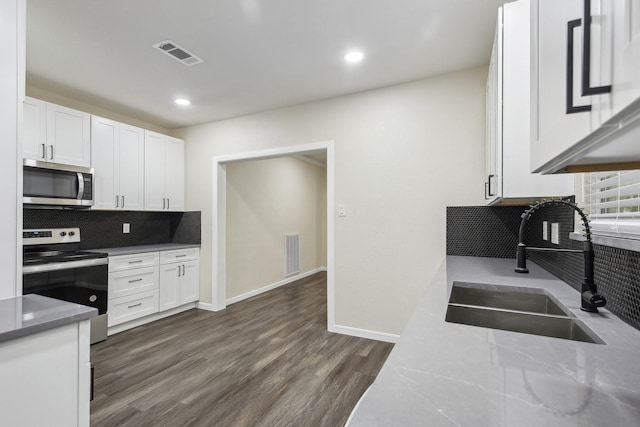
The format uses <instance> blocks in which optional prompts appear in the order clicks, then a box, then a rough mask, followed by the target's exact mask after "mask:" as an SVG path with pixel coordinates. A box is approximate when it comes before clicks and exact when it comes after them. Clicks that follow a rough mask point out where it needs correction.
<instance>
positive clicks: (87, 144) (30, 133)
mask: <svg viewBox="0 0 640 427" xmlns="http://www.w3.org/2000/svg"><path fill="white" fill-rule="evenodd" d="M23 108H24V110H23V111H24V126H23V129H24V132H23V133H24V142H23V156H24V158H26V159H33V160H40V161H45V162H53V163H62V164H65V165H74V166H84V167H90V166H91V137H90V129H91V116H90V115H89V114H88V113H84V112H82V111H78V110H74V109H72V108H67V107H63V106H61V105H56V104H52V103H49V102H44V101H40V100H37V99H33V98H29V97H26V98H25V101H24V103H23Z"/></svg>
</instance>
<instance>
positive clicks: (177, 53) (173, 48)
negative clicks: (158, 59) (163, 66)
mask: <svg viewBox="0 0 640 427" xmlns="http://www.w3.org/2000/svg"><path fill="white" fill-rule="evenodd" d="M153 47H155V48H156V49H158V50H159V51H160V52H162V53H165V54H167V55H169V56H170V57H172V58H173V59H175V60H176V61H179V62H181V63H183V64H184V65H186V66H187V67H191V66H192V65H197V64H200V63H202V62H204V60H202V59H200V58H198V57H197V56H195V55H194V54H193V53H191V52H189V51H188V50H187V49H185V48H183V47H182V46H180V45H178V43H175V42H173V41H171V40H165V41H163V42H160V43H156V44H154V45H153Z"/></svg>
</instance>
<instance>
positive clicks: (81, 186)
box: [76, 172, 84, 200]
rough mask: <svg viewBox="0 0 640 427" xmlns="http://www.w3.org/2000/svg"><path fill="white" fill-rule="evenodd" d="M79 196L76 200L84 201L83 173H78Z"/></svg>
mask: <svg viewBox="0 0 640 427" xmlns="http://www.w3.org/2000/svg"><path fill="white" fill-rule="evenodd" d="M77 175H78V196H77V197H76V199H78V200H82V196H84V176H83V175H82V172H78V173H77Z"/></svg>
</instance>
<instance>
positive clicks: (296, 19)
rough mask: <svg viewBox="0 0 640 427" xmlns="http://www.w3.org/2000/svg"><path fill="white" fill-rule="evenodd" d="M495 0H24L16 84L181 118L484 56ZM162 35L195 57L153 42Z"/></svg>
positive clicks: (193, 120)
mask: <svg viewBox="0 0 640 427" xmlns="http://www.w3.org/2000/svg"><path fill="white" fill-rule="evenodd" d="M505 2H506V1H505V0H316V1H311V0H185V1H176V0H135V1H132V0H109V1H106V0H56V1H51V0H27V5H28V6H27V84H28V85H33V86H35V87H38V88H41V89H45V90H49V91H52V92H55V93H59V94H63V95H66V96H69V97H72V98H75V99H77V100H79V101H83V102H87V103H90V104H93V105H96V106H98V107H101V108H105V109H110V110H113V111H117V112H118V113H122V114H126V115H129V116H131V117H134V118H137V119H139V120H144V121H147V122H150V123H154V124H156V125H159V126H163V127H165V128H176V127H182V126H190V125H194V124H199V123H204V122H210V121H215V120H222V119H226V118H230V117H237V116H241V115H245V114H250V113H255V112H260V111H265V110H270V109H274V108H279V107H284V106H289V105H295V104H300V103H305V102H309V101H313V100H317V99H322V98H328V97H333V96H339V95H345V94H349V93H354V92H359V91H363V90H368V89H373V88H377V87H383V86H388V85H393V84H397V83H402V82H406V81H411V80H415V79H419V78H423V77H427V76H433V75H437V74H442V73H447V72H451V71H455V70H461V69H465V68H471V67H476V66H480V65H483V64H487V63H488V62H489V55H490V49H491V44H492V41H493V33H494V30H495V20H496V14H497V8H498V7H499V6H500V5H502V4H503V3H505ZM167 39H170V40H173V41H175V42H176V43H178V44H179V45H181V46H182V47H184V48H185V49H187V50H189V51H191V52H192V53H194V54H195V55H197V56H199V57H200V58H202V59H204V60H205V62H204V63H203V64H200V65H196V66H193V67H186V66H184V65H182V64H181V63H179V62H177V61H175V60H173V59H171V58H170V57H168V56H166V55H164V54H162V53H161V52H158V51H157V50H155V49H153V48H152V45H153V44H155V43H158V42H160V41H163V40H167ZM353 48H357V49H361V50H362V51H363V52H364V53H365V55H366V58H365V60H364V61H363V62H362V63H360V64H357V65H353V64H351V65H347V64H345V62H344V61H343V56H344V54H345V53H346V51H347V50H349V49H353ZM179 96H181V97H186V98H189V99H190V100H191V101H192V105H191V106H189V107H186V108H184V107H183V108H181V107H178V106H176V105H174V103H173V100H174V98H176V97H179Z"/></svg>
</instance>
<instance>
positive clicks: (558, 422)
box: [348, 256, 640, 427]
mask: <svg viewBox="0 0 640 427" xmlns="http://www.w3.org/2000/svg"><path fill="white" fill-rule="evenodd" d="M514 265H515V261H514V260H513V259H495V258H474V257H454V256H448V257H447V258H446V260H445V262H443V264H442V266H441V267H440V269H439V270H438V272H437V274H436V276H435V278H434V279H433V281H432V282H431V284H430V285H429V288H428V290H427V291H426V293H425V295H424V297H423V298H422V299H421V301H420V302H419V304H418V307H417V308H416V311H415V313H414V314H413V316H412V318H411V320H410V321H409V323H408V325H407V327H406V328H405V331H404V332H403V333H402V335H401V336H400V338H399V340H398V343H397V344H396V346H395V347H394V349H393V350H392V352H391V354H390V355H389V358H388V359H387V361H386V363H385V364H384V366H383V368H382V370H381V371H380V373H379V375H378V377H377V378H376V380H375V382H374V383H373V385H372V386H371V388H370V389H369V390H368V391H367V393H366V394H365V395H364V396H363V398H362V399H361V401H360V402H359V403H358V406H357V407H356V409H355V410H354V412H353V414H352V416H351V419H350V422H349V424H348V426H349V427H360V426H367V427H371V426H425V425H433V426H474V427H476V426H479V427H481V426H491V427H497V426H505V427H506V426H519V427H521V426H536V427H539V426H554V427H555V426H580V427H586V426H594V427H595V426H614V425H615V426H617V427H622V426H634V427H637V426H639V425H640V369H639V368H638V365H637V364H638V357H639V356H640V331H638V330H636V329H634V328H632V327H631V326H629V325H628V324H626V323H624V322H623V321H621V320H620V319H619V318H618V317H616V316H615V315H613V314H612V313H610V312H609V311H607V310H606V309H600V313H586V312H583V311H580V309H579V308H580V296H579V292H578V291H576V290H574V289H573V288H571V287H570V286H569V285H567V284H566V283H564V282H562V281H561V280H559V279H557V278H555V277H554V276H552V275H551V274H550V273H548V272H546V271H544V270H543V269H542V268H540V267H538V266H537V265H535V264H534V263H533V262H529V263H528V265H529V268H530V271H531V273H530V274H517V273H514V271H513V268H514ZM453 281H467V282H480V283H492V284H503V285H512V286H520V287H534V288H543V289H546V290H547V291H548V292H550V293H551V294H553V295H554V296H555V297H556V298H557V299H558V300H560V302H562V303H563V304H564V305H565V306H566V307H568V308H569V309H570V310H571V312H572V313H573V314H574V315H575V316H576V317H577V318H579V319H580V320H582V321H583V322H584V323H585V324H586V325H587V326H588V327H590V328H591V329H592V330H593V331H594V332H595V333H596V334H597V335H599V336H600V338H602V339H603V340H604V341H605V342H606V344H605V345H600V344H591V343H584V342H576V341H569V340H564V339H558V338H548V337H543V336H537V335H528V334H521V333H516V332H509V331H501V330H496V329H487V328H482V327H475V326H468V325H461V324H456V323H448V322H445V321H444V317H445V313H446V309H447V302H448V299H449V295H450V292H451V286H452V283H453ZM605 297H606V295H605Z"/></svg>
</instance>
